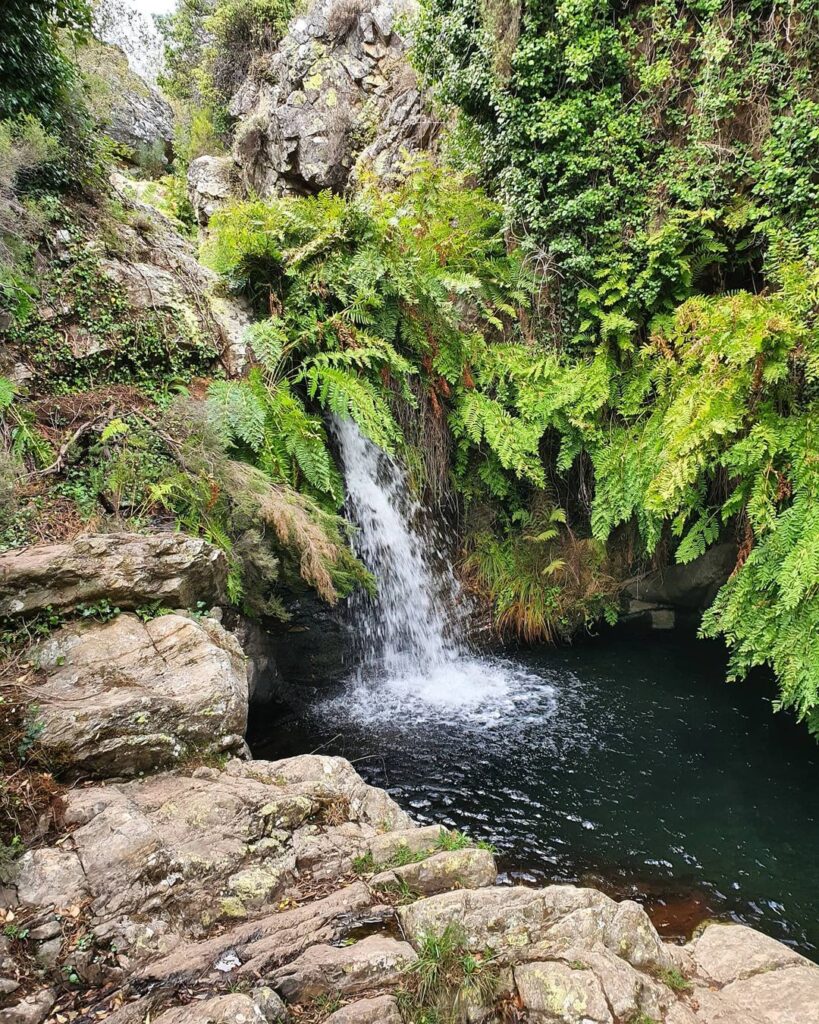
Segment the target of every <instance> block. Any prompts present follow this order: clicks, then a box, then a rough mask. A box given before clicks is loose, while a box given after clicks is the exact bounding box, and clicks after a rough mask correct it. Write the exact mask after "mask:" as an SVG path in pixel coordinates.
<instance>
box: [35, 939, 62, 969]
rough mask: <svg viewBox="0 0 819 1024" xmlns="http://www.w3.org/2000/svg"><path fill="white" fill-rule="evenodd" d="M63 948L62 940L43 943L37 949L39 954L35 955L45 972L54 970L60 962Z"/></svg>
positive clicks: (50, 940)
mask: <svg viewBox="0 0 819 1024" xmlns="http://www.w3.org/2000/svg"><path fill="white" fill-rule="evenodd" d="M62 948H63V940H62V939H49V940H48V942H43V943H41V944H40V946H38V947H37V952H36V953H35V954H34V956H35V959H36V960H37V963H38V964H39V965H40V966H41V967H43V968H44V969H45V970H47V971H50V970H53V968H55V967H56V966H57V964H58V962H59V959H60V952H61V951H62Z"/></svg>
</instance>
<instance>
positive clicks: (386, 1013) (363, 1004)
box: [324, 996, 404, 1024]
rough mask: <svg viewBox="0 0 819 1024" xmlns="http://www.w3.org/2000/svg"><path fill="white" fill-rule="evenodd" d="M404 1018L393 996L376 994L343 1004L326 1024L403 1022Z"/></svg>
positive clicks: (397, 1023)
mask: <svg viewBox="0 0 819 1024" xmlns="http://www.w3.org/2000/svg"><path fill="white" fill-rule="evenodd" d="M403 1020H404V1018H403V1017H402V1016H401V1013H400V1011H399V1009H398V1004H397V1003H396V1001H395V999H393V997H392V996H376V997H375V998H374V999H358V1000H356V1002H354V1003H349V1004H348V1005H347V1006H342V1008H341V1009H340V1010H336V1012H335V1013H331V1014H330V1016H329V1017H328V1018H327V1019H326V1020H325V1022H324V1024H403Z"/></svg>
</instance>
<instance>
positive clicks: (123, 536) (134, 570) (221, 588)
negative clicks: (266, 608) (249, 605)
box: [0, 533, 227, 616]
mask: <svg viewBox="0 0 819 1024" xmlns="http://www.w3.org/2000/svg"><path fill="white" fill-rule="evenodd" d="M226 579H227V561H226V559H225V556H224V554H223V552H221V551H219V550H218V548H215V547H213V546H212V545H210V544H208V543H207V542H206V541H203V540H200V539H199V538H198V537H188V536H186V535H185V534H181V533H164V534H156V533H155V534H150V535H143V534H139V533H104V534H95V535H91V536H86V537H77V538H76V539H75V540H73V541H70V542H68V543H65V544H38V545H35V546H33V547H27V548H17V549H15V550H13V551H7V552H4V553H3V554H0V616H16V615H31V614H33V613H35V612H39V611H41V610H42V609H44V608H48V609H51V610H52V611H58V612H64V611H65V612H67V611H72V610H75V609H77V608H78V607H80V606H82V605H90V604H93V603H94V602H97V601H101V600H105V601H107V602H108V604H109V605H111V606H112V607H119V608H122V609H134V608H140V607H142V606H144V605H149V604H152V603H157V604H162V605H165V606H166V607H168V608H196V607H197V604H199V603H200V602H204V603H205V604H206V605H208V606H210V605H212V604H220V603H222V602H223V601H224V600H225V582H226Z"/></svg>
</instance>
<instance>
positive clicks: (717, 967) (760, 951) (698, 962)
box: [687, 923, 819, 985]
mask: <svg viewBox="0 0 819 1024" xmlns="http://www.w3.org/2000/svg"><path fill="white" fill-rule="evenodd" d="M687 948H689V949H690V951H691V955H692V958H693V962H694V965H695V967H696V969H697V971H698V973H700V974H703V975H705V976H706V977H707V978H709V979H711V980H713V981H715V982H716V983H717V984H719V985H729V984H730V983H731V982H733V981H739V980H741V979H743V978H750V977H751V976H752V975H754V974H759V973H761V972H766V973H767V972H769V971H773V970H777V969H778V968H780V967H798V966H800V965H805V964H807V963H809V961H807V960H806V959H805V958H804V957H802V956H800V955H799V954H798V953H794V951H793V950H792V949H788V947H787V946H783V945H782V943H781V942H777V941H776V939H772V938H770V937H769V936H767V935H763V934H762V933H761V932H757V931H755V930H754V929H753V928H747V927H746V926H745V925H740V924H717V923H714V924H710V925H709V926H708V927H707V928H706V929H705V930H704V931H703V932H702V934H701V935H700V936H698V938H696V939H695V940H694V941H693V942H692V943H691V944H690V946H689V947H687ZM817 975H819V968H817Z"/></svg>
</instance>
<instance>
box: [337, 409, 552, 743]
mask: <svg viewBox="0 0 819 1024" xmlns="http://www.w3.org/2000/svg"><path fill="white" fill-rule="evenodd" d="M334 432H335V435H336V438H337V440H338V444H339V448H340V451H341V458H342V462H343V467H344V479H345V485H346V490H347V514H348V516H349V518H350V520H351V521H352V522H353V524H354V525H355V527H356V532H355V535H354V538H353V545H354V547H355V549H356V553H357V554H358V556H359V557H360V558H361V560H362V562H363V563H364V564H365V565H366V566H367V568H368V569H369V570H370V572H372V574H373V575H374V577H375V579H376V583H377V591H376V593H375V595H373V596H371V595H367V594H365V593H359V594H358V595H356V596H355V597H354V598H353V602H352V607H351V612H352V615H353V619H354V632H355V637H356V661H357V665H356V669H355V671H354V673H353V677H352V679H351V680H350V685H349V687H348V690H347V692H346V693H345V695H344V697H343V698H342V702H341V703H343V709H344V713H345V714H346V715H347V716H349V715H351V714H354V715H357V716H358V717H366V718H368V719H372V718H374V717H380V718H388V719H390V720H391V721H392V722H393V724H395V723H396V721H397V720H399V719H400V716H401V715H404V714H406V713H407V711H408V709H409V708H410V707H412V716H411V717H412V719H413V721H414V722H416V723H417V722H418V721H419V720H423V719H425V718H429V717H430V716H436V715H438V716H440V713H441V711H443V710H445V709H449V711H450V712H451V710H452V709H457V711H458V712H459V713H461V714H466V715H468V716H471V717H472V718H473V719H474V720H480V721H483V722H485V721H487V720H494V719H497V718H499V717H500V716H501V715H502V714H503V713H504V712H508V711H510V710H511V709H512V708H513V707H515V708H516V707H517V705H518V704H519V703H520V702H521V701H525V700H527V699H528V695H529V694H528V690H529V688H528V687H527V686H523V687H521V685H520V684H521V682H522V679H523V676H522V674H521V670H520V669H519V668H517V667H515V666H513V665H511V664H510V663H508V662H506V661H504V660H502V659H487V658H480V657H477V656H476V655H475V654H474V653H473V652H471V651H470V650H469V647H468V644H467V643H466V641H465V640H464V639H463V638H464V634H465V624H466V619H467V616H468V603H467V600H466V598H465V595H464V594H463V592H462V591H461V589H460V588H459V586H458V583H457V581H456V579H455V577H454V575H453V574H452V571H451V569H450V568H449V561H448V559H447V554H448V552H447V547H448V545H447V544H446V542H445V539H444V538H443V536H442V535H441V533H440V531H439V530H437V529H436V528H435V527H434V526H433V525H432V524H431V523H430V521H429V517H427V516H425V515H424V510H423V509H422V508H421V507H420V506H419V504H418V502H417V501H416V500H415V499H414V498H413V497H412V495H411V492H410V489H409V487H408V485H407V479H406V474H405V472H404V470H403V468H402V467H401V466H400V465H399V464H398V463H397V462H396V461H395V460H394V459H392V458H390V457H389V456H388V455H386V454H385V453H384V452H383V451H381V450H380V449H379V448H377V447H376V446H375V445H374V444H372V442H370V441H368V440H367V439H366V438H365V437H364V436H363V435H362V434H361V432H360V431H359V429H358V427H357V426H356V425H355V423H353V422H351V421H349V420H345V421H338V422H336V423H335V424H334ZM524 675H525V674H524ZM542 697H543V692H542V690H541V693H540V698H541V699H542ZM333 704H334V705H335V710H336V711H337V710H338V702H335V701H334V702H333Z"/></svg>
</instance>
